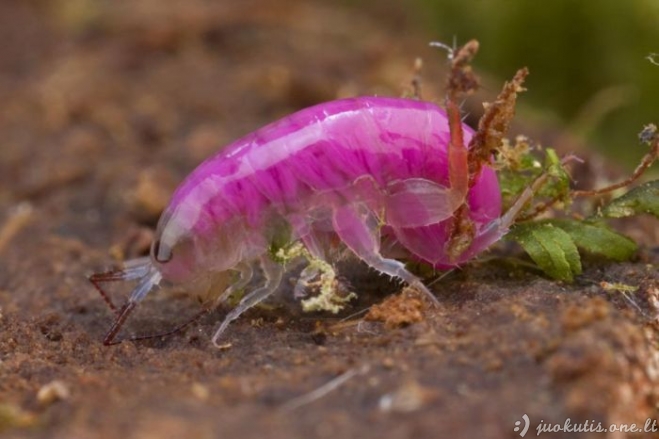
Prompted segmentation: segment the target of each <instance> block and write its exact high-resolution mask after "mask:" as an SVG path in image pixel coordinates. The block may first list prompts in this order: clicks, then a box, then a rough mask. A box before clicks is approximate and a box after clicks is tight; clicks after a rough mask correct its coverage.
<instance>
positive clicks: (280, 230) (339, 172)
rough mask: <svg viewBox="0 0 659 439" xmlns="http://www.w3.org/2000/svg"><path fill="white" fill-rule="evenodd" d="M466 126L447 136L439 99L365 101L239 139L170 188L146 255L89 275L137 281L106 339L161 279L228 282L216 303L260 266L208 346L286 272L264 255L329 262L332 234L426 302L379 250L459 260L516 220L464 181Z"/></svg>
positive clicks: (341, 103)
mask: <svg viewBox="0 0 659 439" xmlns="http://www.w3.org/2000/svg"><path fill="white" fill-rule="evenodd" d="M458 125H459V121H458ZM463 129H464V132H465V135H464V136H465V139H464V140H463V139H459V140H460V141H459V142H456V141H455V140H454V141H453V142H451V140H450V139H451V134H450V130H449V121H448V119H447V116H446V113H445V112H444V111H443V110H442V109H440V108H439V107H437V106H436V105H434V104H431V103H428V102H422V101H416V100H410V99H397V98H377V97H362V98H353V99H343V100H337V101H333V102H328V103H325V104H321V105H317V106H314V107H310V108H307V109H305V110H302V111H299V112H297V113H294V114H292V115H290V116H288V117H286V118H284V119H281V120H279V121H277V122H274V123H272V124H270V125H267V126H265V127H264V128H261V129H259V130H257V131H255V132H253V133H251V134H249V135H247V136H245V137H243V138H241V139H239V140H237V141H235V142H234V143H232V144H230V145H229V146H227V147H226V148H224V149H222V150H221V151H220V152H218V153H217V154H216V155H214V156H212V157H210V158H209V159H207V160H206V161H205V162H203V163H202V164H201V165H200V166H199V167H198V168H197V169H196V170H195V171H193V172H192V173H191V174H190V175H189V176H188V177H187V178H186V179H185V181H184V182H183V183H182V184H181V185H180V186H179V188H178V189H177V190H176V192H175V193H174V195H173V197H172V200H171V202H170V203H169V205H168V206H167V208H166V210H165V212H164V213H163V215H162V217H161V219H160V222H159V224H158V228H157V231H156V236H155V239H154V242H153V245H152V249H151V255H150V257H149V258H143V259H139V260H134V261H129V262H127V263H126V267H125V268H124V269H123V270H121V271H118V272H114V273H111V274H110V275H106V276H105V277H103V275H99V276H98V277H96V278H95V279H94V280H95V284H96V282H101V281H105V280H117V279H122V280H139V282H138V285H137V286H136V287H135V289H134V290H133V293H132V294H131V296H130V298H129V300H128V302H127V303H126V304H125V305H124V307H123V309H122V310H121V311H120V312H119V317H118V318H117V321H116V322H115V325H114V326H113V328H112V329H111V330H110V332H109V333H108V335H107V336H106V339H105V343H106V344H111V343H113V340H114V338H115V336H116V334H117V332H118V330H119V327H120V326H121V324H122V323H123V321H124V320H125V318H126V316H127V315H128V313H129V312H130V311H131V310H132V309H133V308H134V307H135V305H136V304H137V303H139V302H140V301H141V300H142V299H143V298H144V297H145V296H146V294H147V293H148V292H149V291H151V290H152V289H153V288H154V287H156V286H157V285H159V284H160V283H161V282H162V281H167V282H168V283H173V284H182V285H184V286H185V285H192V284H198V283H200V284H204V283H205V284H206V285H209V288H219V287H218V286H217V285H215V286H213V284H214V283H216V284H217V283H218V282H216V280H217V279H233V280H232V281H231V282H232V283H231V284H229V285H226V284H225V285H224V286H225V287H226V288H223V289H220V291H219V292H220V293H219V294H217V295H216V297H217V299H216V304H219V303H222V302H223V301H224V300H225V299H226V298H227V297H228V296H229V295H230V294H231V293H233V292H234V291H236V290H239V289H241V288H243V287H244V286H245V285H247V283H248V282H249V280H250V279H251V276H252V271H253V268H254V267H255V266H260V268H261V269H262V271H263V273H264V284H263V285H262V286H261V287H259V288H257V289H255V290H253V291H248V292H247V293H246V294H245V295H244V297H243V299H242V301H241V302H240V303H239V305H237V306H236V307H235V308H234V309H233V310H232V311H231V312H230V313H229V314H228V315H227V316H226V317H225V319H224V321H223V322H222V324H221V325H220V327H219V329H218V330H217V332H216V333H215V335H214V337H213V342H214V343H216V342H217V340H218V337H219V336H220V334H221V333H222V331H224V329H225V328H226V327H227V325H228V324H229V323H230V322H231V321H232V320H234V319H235V318H237V317H238V316H239V315H240V314H241V313H242V312H244V311H245V310H246V309H248V308H250V307H251V306H254V305H255V304H257V303H259V302H260V301H261V300H263V299H265V298H266V297H267V296H268V295H270V294H271V293H272V292H274V291H275V290H276V288H277V287H278V285H279V283H280V281H281V279H282V274H283V271H284V268H283V267H282V266H281V265H280V264H278V263H277V262H276V261H275V260H274V259H273V258H272V249H273V248H281V247H282V246H283V245H287V244H290V243H294V242H300V243H302V244H303V245H304V247H305V248H306V249H307V250H308V251H309V253H310V254H311V255H313V257H314V258H319V259H322V260H326V259H327V258H328V254H329V249H330V245H331V244H330V243H331V242H336V241H337V239H336V238H337V237H338V240H339V241H340V242H341V243H342V244H343V245H345V247H347V249H349V250H350V251H351V252H352V253H354V254H355V255H356V256H358V257H359V258H360V259H362V260H363V261H364V262H366V264H368V265H369V266H370V267H372V268H373V269H375V270H377V271H378V272H380V273H386V274H388V275H390V276H393V277H396V278H399V279H401V280H403V281H405V282H407V283H408V284H410V285H412V286H414V287H416V288H419V289H421V290H422V291H424V292H426V293H427V294H429V295H431V293H430V292H429V291H428V290H427V289H426V287H425V286H424V285H423V284H422V282H421V281H420V280H419V279H418V278H417V277H416V276H415V275H413V274H412V273H410V272H409V271H408V270H407V269H406V268H405V266H404V264H403V263H401V262H399V261H398V260H395V259H392V258H390V255H389V254H387V252H389V251H390V250H391V251H390V254H391V255H393V254H396V255H399V254H401V252H404V254H406V255H407V256H408V257H411V258H413V259H417V260H422V261H426V262H428V263H429V264H431V265H433V266H435V267H438V268H446V267H452V266H456V265H458V264H460V263H463V262H465V261H467V260H468V259H470V258H472V257H473V256H474V255H476V254H477V253H479V252H480V251H482V250H483V249H485V248H486V247H488V246H489V245H490V244H491V243H493V242H494V241H496V240H497V239H498V238H500V237H501V235H502V234H504V233H505V231H506V230H507V228H508V227H509V225H510V223H511V222H512V218H513V216H514V214H515V213H514V212H509V213H507V214H506V215H505V216H504V217H501V218H500V214H501V198H500V192H499V185H498V182H497V178H496V175H495V173H494V171H493V170H492V169H491V168H490V167H488V166H483V167H482V169H481V171H480V175H479V176H477V177H476V179H475V180H473V184H472V185H471V187H470V185H469V176H468V169H467V148H466V146H465V142H468V141H469V139H470V138H471V135H472V131H471V130H470V129H469V128H468V127H466V126H465V127H464V128H463ZM458 209H466V210H467V213H466V215H463V219H464V218H467V220H468V221H469V222H470V230H471V235H470V236H471V239H470V240H469V241H468V242H467V244H466V245H464V246H463V247H461V248H459V251H457V252H456V249H455V248H449V242H450V239H449V238H450V237H451V233H452V231H453V230H454V227H455V224H454V220H455V218H456V217H457V215H455V214H456V212H457V211H458ZM381 249H386V250H387V251H381ZM383 253H384V254H383ZM234 274H235V276H234ZM219 283H220V284H221V283H222V282H219ZM222 291H223V292H222ZM431 296H432V295H431Z"/></svg>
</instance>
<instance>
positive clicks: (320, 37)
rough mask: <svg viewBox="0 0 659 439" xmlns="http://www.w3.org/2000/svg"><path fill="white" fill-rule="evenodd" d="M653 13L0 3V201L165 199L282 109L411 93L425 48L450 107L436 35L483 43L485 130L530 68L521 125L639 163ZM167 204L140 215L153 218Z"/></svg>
mask: <svg viewBox="0 0 659 439" xmlns="http://www.w3.org/2000/svg"><path fill="white" fill-rule="evenodd" d="M657 23H659V3H657V2H656V1H653V0H631V1H626V2H620V1H617V0H600V1H598V2H596V3H595V2H592V1H571V0H553V1H551V2H547V3H543V4H542V5H538V4H536V3H535V2H530V1H521V0H520V1H513V0H508V1H504V0H502V1H476V0H470V1H467V0H459V1H457V0H456V1H448V0H442V1H431V0H414V1H409V2H405V3H404V4H403V2H394V1H375V0H364V1H355V0H352V1H351V0H344V1H341V2H322V1H301V0H282V1H278V2H277V3H276V4H275V3H273V2H268V1H265V0H245V1H241V2H233V1H228V0H227V1H210V0H185V1H183V0H172V1H167V2H162V1H158V0H131V1H108V0H48V1H45V0H20V1H19V0H4V1H2V2H0V38H1V40H2V41H3V44H2V45H0V101H1V102H2V106H0V201H2V200H3V199H4V200H7V199H10V200H13V201H16V200H17V199H25V198H27V199H31V198H35V197H38V196H39V195H40V194H42V193H45V192H46V191H47V190H50V189H52V187H57V186H58V185H67V184H73V183H75V184H78V183H80V182H82V181H88V182H89V181H91V180H93V181H94V182H95V183H97V182H100V183H101V184H100V186H96V187H97V188H98V187H102V188H104V192H103V193H102V194H94V197H95V198H96V200H92V201H93V202H94V203H95V204H96V205H98V198H99V197H102V198H104V199H106V200H107V199H110V204H109V205H110V206H113V207H114V208H117V207H118V206H117V203H119V202H123V201H125V200H124V199H123V198H122V199H121V200H115V203H114V204H112V197H115V198H116V194H117V193H118V192H122V191H123V190H125V189H129V188H131V187H135V186H136V185H137V187H138V192H139V190H140V189H139V188H142V187H143V186H145V185H147V186H148V184H151V186H148V187H150V188H151V189H154V188H157V189H158V190H161V192H162V194H161V195H160V198H158V197H155V198H153V199H157V200H161V199H164V200H166V199H167V197H168V195H167V194H169V193H170V192H171V190H172V189H173V187H174V186H175V182H177V181H180V179H181V178H183V176H184V175H186V174H187V173H188V172H189V171H190V170H191V169H192V168H193V167H194V166H196V164H198V163H199V162H200V161H201V160H203V159H204V158H205V157H207V156H208V155H210V154H211V153H212V152H214V151H216V150H217V149H218V148H219V147H220V146H221V145H223V144H226V143H227V142H229V141H231V140H233V139H235V138H236V137H238V136H240V135H243V134H245V133H247V132H249V131H252V130H254V129H255V128H257V127H259V126H261V125H264V124H265V123H268V122H270V121H272V120H274V119H276V118H278V117H281V116H283V115H285V114H288V113H290V112H292V111H295V110H297V109H300V108H303V107H305V106H308V105H311V104H314V103H317V102H321V101H326V100H330V99H335V98H337V97H343V96H354V95H360V94H381V95H393V96H398V95H401V94H402V93H404V92H405V90H406V88H408V87H409V81H410V79H411V78H412V75H413V70H412V66H413V64H414V60H415V59H416V58H417V57H421V58H422V59H423V60H424V68H423V70H422V72H421V73H422V77H423V84H424V88H423V97H424V98H425V99H427V100H436V101H438V100H440V99H441V96H442V85H443V81H444V76H443V72H442V67H443V66H444V65H445V62H446V58H445V57H446V54H445V53H443V52H442V51H441V50H437V49H432V48H429V47H428V42H429V41H431V40H436V41H442V42H444V43H447V44H452V43H453V41H454V40H455V41H457V43H458V44H460V43H463V42H465V41H467V40H468V39H471V38H477V39H478V40H480V42H481V52H480V53H479V55H478V56H477V58H476V60H475V63H474V65H475V67H476V69H477V71H478V72H479V74H480V75H481V76H482V77H483V79H484V85H483V89H482V92H481V93H480V94H479V95H478V96H474V97H472V98H470V99H469V100H468V101H467V103H466V104H465V109H466V112H468V114H469V117H468V122H469V123H471V124H472V125H473V124H474V123H476V121H477V119H478V116H479V115H480V112H481V102H482V101H483V100H488V99H492V98H493V97H494V96H495V95H496V93H497V92H498V91H499V90H500V88H501V86H502V82H503V81H504V80H506V79H508V78H511V77H512V75H513V74H514V72H515V71H516V70H517V69H518V68H520V67H522V66H528V67H529V68H530V71H531V76H530V77H529V79H528V81H527V87H528V92H527V93H525V94H524V95H522V97H521V99H520V103H519V107H518V118H517V119H516V123H517V126H515V127H514V132H513V133H511V134H516V133H520V132H523V133H525V134H527V135H528V136H530V137H531V138H532V139H533V140H535V141H537V142H540V143H542V144H543V145H545V146H554V147H556V148H558V149H559V151H561V152H564V153H565V152H573V151H576V152H577V153H580V154H586V155H588V153H587V151H590V150H598V151H602V152H605V153H606V154H607V155H608V156H609V157H610V158H612V159H613V161H615V162H616V163H617V164H619V165H621V166H626V167H628V168H632V167H633V166H634V165H635V164H636V163H637V161H638V159H639V158H640V157H641V155H642V154H643V152H644V150H643V148H642V147H641V146H639V145H638V142H637V139H636V136H637V133H638V132H639V131H640V130H641V128H642V126H643V125H644V124H647V123H649V122H652V121H654V122H657V121H658V120H659V115H658V113H657V111H656V105H657V97H658V96H659V66H657V65H654V64H652V63H651V62H649V61H648V60H647V59H646V57H647V56H648V54H649V53H651V52H655V51H657V52H659V38H658V34H659V26H657ZM54 163H56V164H57V166H56V167H53V164H54ZM92 164H93V166H91V165H92ZM163 164H165V165H167V166H166V167H167V170H166V171H165V172H156V171H150V170H148V167H149V166H160V165H163ZM147 171H148V172H151V174H148V175H147V176H145V172H147ZM117 172H121V174H122V175H123V176H126V179H124V180H120V181H119V182H117V179H116V174H117ZM655 172H656V171H655ZM149 175H155V176H156V177H154V178H151V177H149ZM90 179H91V180H90ZM144 181H146V182H147V183H144ZM140 182H142V183H144V184H142V183H140ZM149 182H151V183H149ZM140 184H142V186H140ZM2 186H4V187H5V190H4V191H3V190H2ZM10 186H11V190H9V189H8V188H9V187H10ZM150 195H151V196H153V195H154V194H153V193H150ZM163 203H164V201H158V202H156V203H154V205H153V206H150V207H148V206H147V208H146V209H147V210H149V209H151V211H150V212H151V213H149V212H147V213H143V212H142V213H140V214H139V215H143V216H144V217H146V218H147V219H148V220H151V221H153V217H157V214H156V212H159V210H158V209H159V208H161V207H162V204H163ZM140 209H142V210H143V208H140ZM138 210H139V209H138Z"/></svg>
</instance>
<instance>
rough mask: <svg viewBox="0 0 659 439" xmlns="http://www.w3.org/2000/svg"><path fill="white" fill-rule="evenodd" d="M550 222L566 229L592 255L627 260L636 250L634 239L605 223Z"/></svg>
mask: <svg viewBox="0 0 659 439" xmlns="http://www.w3.org/2000/svg"><path fill="white" fill-rule="evenodd" d="M546 223H548V224H553V225H554V226H556V227H559V228H561V229H562V230H564V231H565V232H566V233H567V234H568V235H570V238H571V239H572V241H573V242H574V243H575V244H576V246H577V247H579V248H580V249H582V250H583V251H585V252H586V253H590V254H592V255H598V256H603V257H605V258H608V259H613V260H614V261H627V260H629V258H631V257H632V256H633V255H634V253H635V252H636V249H637V246H636V243H635V242H634V241H632V240H631V239H629V238H627V237H626V236H623V235H621V234H619V233H616V232H614V231H613V230H611V229H609V228H608V227H607V226H606V225H605V224H603V223H589V222H584V221H576V220H570V219H557V220H548V221H546Z"/></svg>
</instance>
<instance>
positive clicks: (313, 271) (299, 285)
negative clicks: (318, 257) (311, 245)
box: [293, 265, 320, 299]
mask: <svg viewBox="0 0 659 439" xmlns="http://www.w3.org/2000/svg"><path fill="white" fill-rule="evenodd" d="M319 274H320V267H319V266H317V265H307V266H306V267H305V268H304V270H302V272H301V273H300V276H299V277H298V279H297V282H296V283H295V288H294V289H293V297H295V298H296V299H301V298H303V297H307V287H308V286H309V282H310V281H311V280H312V279H313V278H315V277H316V276H318V275H319Z"/></svg>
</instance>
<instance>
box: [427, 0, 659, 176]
mask: <svg viewBox="0 0 659 439" xmlns="http://www.w3.org/2000/svg"><path fill="white" fill-rule="evenodd" d="M419 6H420V8H422V10H425V12H424V14H423V16H424V17H425V20H424V23H425V26H426V28H427V29H428V30H429V31H430V32H434V34H436V35H437V36H438V38H440V39H442V40H444V41H450V39H451V38H452V35H457V36H458V37H459V38H460V39H465V38H470V37H473V38H477V39H478V40H480V41H481V43H482V51H481V53H480V54H479V56H478V58H477V60H476V61H475V63H474V65H475V66H477V67H478V70H479V71H484V72H489V73H491V74H492V75H494V76H496V78H498V79H502V78H508V77H510V75H511V74H512V72H513V71H514V70H515V69H516V68H517V67H518V66H520V65H526V66H528V67H529V68H530V70H531V76H530V78H529V81H528V88H529V92H528V93H527V94H526V95H525V96H524V97H523V99H522V100H521V106H522V107H523V108H522V109H521V111H523V114H524V115H525V116H529V117H533V118H536V120H537V122H538V123H543V122H545V123H548V122H549V121H553V122H555V123H556V124H557V126H558V127H561V128H563V129H565V130H567V131H568V133H569V134H571V135H573V136H575V137H576V138H577V139H578V140H580V141H582V142H584V143H587V144H589V145H592V146H593V147H595V148H598V149H600V150H603V151H606V152H607V153H608V154H609V155H610V156H612V157H614V158H615V159H616V160H622V161H623V162H625V163H626V164H627V165H630V164H633V163H635V162H636V160H637V159H638V157H639V155H640V152H639V148H636V146H635V145H636V142H635V135H636V134H637V133H638V131H639V129H640V127H641V125H643V124H646V123H649V122H655V123H656V122H657V118H658V117H659V112H657V100H658V98H659V66H656V65H653V64H651V63H650V62H649V61H648V60H647V59H646V57H647V56H648V54H650V53H653V52H659V48H658V47H659V2H656V1H653V0H632V1H627V2H619V1H615V0H602V1H598V2H592V1H571V0H555V1H551V2H545V3H542V4H538V3H536V2H528V1H514V0H502V1H478V0H467V1H432V0H420V2H419ZM529 107H530V108H529Z"/></svg>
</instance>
